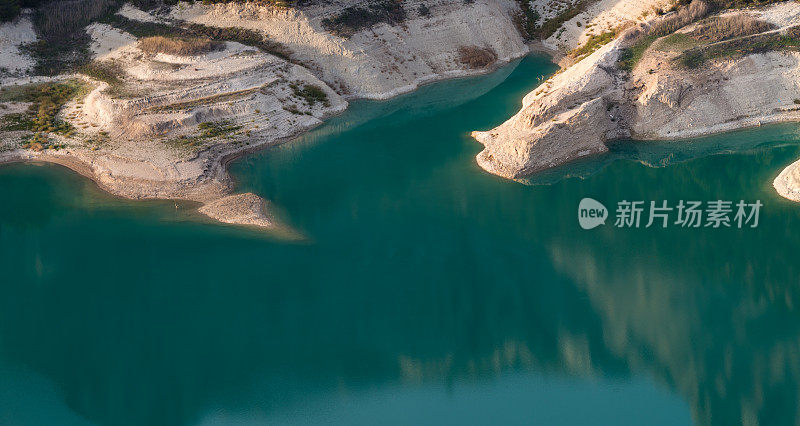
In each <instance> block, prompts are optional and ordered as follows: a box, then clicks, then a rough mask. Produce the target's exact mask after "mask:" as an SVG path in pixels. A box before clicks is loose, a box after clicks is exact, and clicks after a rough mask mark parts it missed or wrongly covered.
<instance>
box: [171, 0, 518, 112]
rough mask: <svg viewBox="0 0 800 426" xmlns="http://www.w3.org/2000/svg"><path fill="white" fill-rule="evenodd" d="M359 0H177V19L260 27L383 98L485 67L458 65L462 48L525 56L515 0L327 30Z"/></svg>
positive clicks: (338, 79) (436, 7) (326, 77)
mask: <svg viewBox="0 0 800 426" xmlns="http://www.w3.org/2000/svg"><path fill="white" fill-rule="evenodd" d="M363 4H365V2H364V1H362V0H347V1H339V2H335V3H330V4H325V5H318V6H310V7H304V8H302V9H299V10H298V9H276V8H270V7H264V6H260V5H258V4H254V3H236V2H230V3H222V4H215V5H203V4H201V3H200V2H194V3H191V4H189V3H180V4H179V5H177V6H175V7H174V8H173V10H172V13H171V16H172V17H173V18H177V19H181V20H186V21H189V22H194V23H199V24H203V25H209V26H216V27H241V28H248V29H252V30H257V31H260V32H263V33H264V34H265V35H267V36H268V37H269V38H270V39H271V40H274V41H275V42H278V43H280V44H281V45H283V46H285V47H287V48H289V49H290V50H291V51H292V58H293V59H294V60H295V61H297V62H298V63H302V64H304V65H305V66H307V67H308V68H309V69H311V70H312V72H314V73H315V74H317V75H318V76H319V77H320V79H321V80H323V81H325V82H326V83H327V84H328V85H330V86H331V87H333V88H335V89H337V90H338V91H339V92H340V93H343V94H346V95H347V96H348V97H352V98H372V99H385V98H389V97H392V96H395V95H398V94H400V93H404V92H408V91H411V90H413V89H415V88H416V87H418V86H419V85H420V84H422V83H425V82H429V81H433V80H436V79H442V78H447V77H456V76H461V75H469V74H475V73H477V72H485V71H486V69H477V70H476V69H470V68H469V67H467V66H465V65H464V64H462V63H460V62H459V57H458V50H459V47H462V46H464V47H466V46H477V47H480V48H488V49H492V50H493V51H494V52H495V53H496V54H497V58H498V59H497V63H505V62H508V61H509V60H511V59H514V58H518V57H521V56H523V55H525V54H527V53H528V47H527V46H526V45H525V42H524V40H523V38H522V36H521V35H520V34H519V31H518V30H517V27H516V26H515V24H514V22H515V21H514V20H515V19H516V18H515V17H516V15H517V14H518V13H519V7H518V5H517V4H516V2H514V1H513V0H476V1H474V2H472V3H465V2H463V1H462V0H439V1H437V2H430V1H427V2H425V4H426V5H427V7H428V8H429V10H430V12H429V14H428V15H426V16H420V15H419V14H418V12H417V7H418V6H419V4H421V3H420V2H416V1H405V2H403V7H404V9H405V10H406V14H407V18H406V20H405V21H404V22H403V23H402V24H401V25H396V26H392V25H388V24H378V25H375V26H373V27H371V28H368V29H364V30H362V31H359V32H357V33H356V34H354V35H352V36H351V37H349V38H343V37H339V36H336V35H333V34H330V33H329V32H328V31H327V30H326V29H325V28H324V27H323V24H322V20H323V19H325V18H332V17H334V16H336V14H338V13H340V12H341V11H342V10H343V9H345V8H346V7H349V6H359V5H363Z"/></svg>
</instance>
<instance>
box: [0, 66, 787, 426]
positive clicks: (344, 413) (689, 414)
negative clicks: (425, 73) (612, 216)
mask: <svg viewBox="0 0 800 426" xmlns="http://www.w3.org/2000/svg"><path fill="white" fill-rule="evenodd" d="M552 70H553V69H552V66H551V65H550V64H548V63H547V62H546V61H545V60H543V59H540V58H535V57H532V58H527V59H525V60H524V61H522V62H521V63H520V64H518V65H517V66H516V68H515V69H514V70H513V72H511V73H510V74H508V75H507V76H506V77H504V78H503V79H502V81H501V82H499V83H498V82H493V83H491V84H489V83H486V84H487V87H493V88H492V89H491V90H488V91H485V90H480V91H477V92H475V93H478V95H477V96H470V97H468V98H471V99H465V100H464V101H456V100H455V98H456V94H454V95H453V97H452V98H453V99H452V100H454V103H453V104H452V105H449V106H448V104H447V103H446V102H445V104H444V105H442V106H437V107H434V108H432V109H429V110H426V111H424V112H423V113H420V112H419V111H417V110H414V109H412V108H411V107H410V105H413V102H411V103H408V100H409V99H415V98H414V97H413V95H409V96H412V97H409V98H401V99H399V100H397V102H398V103H399V105H400V106H399V107H398V106H395V107H385V108H386V109H381V111H379V112H373V113H372V114H373V115H371V117H373V118H371V119H370V120H369V121H366V122H364V121H363V120H359V119H358V117H356V115H359V114H362V113H363V114H367V112H365V111H363V110H359V109H358V108H364V109H365V110H369V109H370V108H369V105H373V106H376V105H382V104H381V103H364V104H360V103H354V105H353V108H354V109H353V112H352V114H353V116H352V117H349V116H348V114H351V113H350V112H347V113H345V114H344V115H343V116H341V117H339V118H338V120H340V121H338V122H337V121H336V120H334V121H332V122H331V124H330V125H331V126H340V125H341V126H344V125H343V124H341V123H342V122H344V123H348V122H349V123H361V124H355V125H354V124H349V125H346V126H345V127H341V128H339V130H335V129H326V127H327V126H328V125H325V126H323V127H320V128H319V129H317V130H315V132H312V134H311V135H310V136H308V137H306V138H304V139H303V140H304V141H305V142H304V143H300V144H294V143H292V144H286V145H283V146H281V147H278V148H276V149H274V150H271V151H268V152H265V153H261V154H258V155H254V156H251V157H248V158H246V159H243V160H242V161H240V162H237V163H236V164H234V165H233V169H232V171H233V173H234V174H235V175H236V176H237V178H238V180H239V182H241V185H242V186H243V187H244V188H246V189H249V190H254V191H255V192H257V193H259V194H260V195H262V196H264V197H266V198H268V199H270V200H272V201H274V202H275V203H276V204H277V205H279V206H280V207H281V209H282V210H283V211H285V213H286V215H287V216H288V217H289V218H291V221H292V222H294V223H293V225H296V226H297V227H298V228H299V229H302V231H303V232H304V234H306V235H309V236H310V238H311V239H312V240H313V242H312V243H310V244H304V245H297V244H284V243H281V242H277V241H264V240H260V239H252V238H242V235H241V234H239V233H236V232H234V231H229V230H227V229H226V228H220V227H212V226H208V225H205V224H199V223H191V222H181V221H165V220H164V218H165V217H168V215H169V214H170V213H168V212H169V211H170V208H171V207H170V206H160V205H154V206H149V207H147V208H143V209H141V210H139V211H137V213H136V214H128V213H126V211H125V210H124V209H92V208H88V207H85V206H83V202H82V201H80V200H79V199H76V200H71V198H70V197H72V196H73V195H75V194H76V193H77V194H79V192H76V191H75V185H76V182H82V181H81V180H80V179H79V178H77V177H74V176H72V175H70V174H66V173H55V174H52V175H51V174H49V172H48V173H47V174H41V173H38V172H36V171H30V175H28V176H26V175H25V173H22V172H19V173H5V174H3V173H0V200H9V199H10V197H17V198H19V199H18V200H17V201H16V203H15V207H14V208H13V209H9V208H5V209H0V224H1V225H2V226H0V270H2V271H3V280H2V282H1V283H0V407H2V409H1V410H0V423H2V424H42V423H47V424H80V423H82V422H91V423H98V424H165V425H167V424H168V425H178V424H198V423H204V424H231V423H236V424H241V423H250V424H269V423H292V424H297V423H299V424H306V423H340V424H359V423H360V424H375V423H380V424H417V423H457V424H469V423H481V424H498V423H500V424H530V423H534V424H535V423H540V424H686V423H690V422H692V421H694V422H695V423H697V424H703V425H712V424H713V425H716V424H719V425H728V424H737V423H747V424H770V425H774V424H796V423H797V422H798V421H800V420H799V419H798V413H797V410H796V401H797V400H798V398H800V321H798V319H799V318H798V311H797V307H798V306H800V290H798V287H797V282H798V278H800V266H799V264H798V263H797V262H796V259H795V258H796V253H798V251H799V249H800V241H798V239H797V238H796V237H795V234H796V232H793V230H796V229H798V226H799V225H800V209H798V207H797V205H796V204H793V203H789V202H787V201H785V200H782V199H780V198H778V197H777V196H775V194H774V191H772V190H771V188H770V183H771V178H772V177H774V175H775V174H776V173H777V171H778V170H779V169H780V168H781V167H783V165H785V164H788V163H789V162H790V161H791V160H793V159H794V158H796V157H798V156H800V148H798V146H797V144H796V143H794V140H793V139H792V137H791V136H790V135H791V130H790V129H789V128H786V129H784V128H783V127H780V126H775V127H764V128H761V129H753V130H747V131H744V132H740V133H732V134H730V135H727V136H726V137H733V138H741V139H742V140H743V141H744V140H750V141H752V142H747V143H745V142H742V144H741V145H726V146H727V148H724V150H729V151H731V153H729V154H727V155H712V154H717V153H720V152H722V151H723V149H722V148H718V147H713V144H711V143H709V146H710V148H708V149H706V150H701V151H702V152H706V153H707V154H703V155H700V154H697V152H695V153H694V154H689V153H686V151H680V152H683V153H679V154H676V158H678V157H681V156H683V159H682V160H681V161H676V160H675V159H672V160H670V161H668V162H667V163H668V164H665V167H658V168H653V167H650V166H649V165H646V164H644V163H648V164H660V163H661V160H660V158H664V157H667V156H668V155H667V154H665V152H666V151H665V150H664V149H663V148H659V147H657V146H656V145H657V144H654V145H653V146H652V147H650V146H647V145H638V144H637V145H631V146H627V147H620V148H615V154H612V155H611V156H610V157H613V156H614V155H619V156H620V157H618V158H628V159H637V161H610V162H608V163H606V164H604V166H603V167H599V168H597V169H595V170H594V171H593V172H592V173H590V174H587V175H586V177H585V178H584V179H559V180H557V181H555V182H554V183H552V184H549V185H534V186H526V185H519V184H517V183H514V182H509V181H505V180H502V179H499V178H496V177H494V176H491V175H488V174H486V173H484V172H482V171H481V170H480V169H478V168H477V166H476V165H475V164H474V161H473V157H474V155H475V153H477V152H478V151H479V150H480V147H479V146H478V145H477V144H476V143H475V142H474V141H472V140H471V139H469V137H468V136H467V135H468V132H469V131H470V130H474V129H475V128H490V127H491V126H494V125H497V124H499V123H500V122H502V120H504V119H505V118H506V117H508V115H509V114H512V113H514V112H515V111H516V109H517V108H519V99H521V96H522V95H523V94H524V93H526V92H527V91H529V90H531V88H532V87H531V86H532V84H535V78H536V77H538V76H539V75H541V74H545V73H549V72H552ZM492 77H494V75H493V76H484V77H478V78H475V79H470V80H463V81H459V82H458V83H459V84H465V85H466V86H467V87H466V88H462V87H460V88H458V89H457V90H456V89H453V87H457V86H446V85H447V84H454V83H453V82H448V83H442V84H443V85H445V86H441V87H451V89H452V90H455V91H457V92H458V93H461V92H464V91H467V90H469V88H468V86H469V85H468V84H466V83H468V82H469V81H474V82H475V83H476V84H478V83H483V82H486V81H491V79H492ZM439 87H440V86H439V85H438V84H437V85H435V86H429V87H426V88H423V89H422V90H421V91H420V92H419V94H418V95H416V96H420V97H422V98H424V97H425V96H427V95H426V93H427V91H429V90H430V91H433V90H435V89H437V88H439ZM484 92H485V93H484ZM446 95H447V93H446V92H445V93H444V94H443V95H438V96H437V98H438V99H445V100H446V99H448V96H446ZM416 99H419V98H416ZM392 102H395V101H394V100H392V101H387V103H392ZM360 105H363V106H360ZM440 105H441V104H440ZM381 108H384V107H381ZM418 114H419V115H418ZM337 123H339V124H337ZM342 129H344V130H342ZM774 141H778V142H777V143H774ZM720 143H724V144H727V142H726V141H722V142H720ZM748 143H749V144H750V145H748ZM676 148H679V149H680V148H681V147H679V146H677V145H676ZM734 148H735V149H734ZM626 150H630V152H626ZM659 152H660V153H659ZM674 152H679V151H674ZM698 152H700V151H698ZM637 156H638V157H637ZM641 159H644V161H642V162H639V161H638V160H641ZM684 160H685V161H684ZM25 170H29V169H28V168H25ZM26 173H27V172H26ZM42 176H45V177H46V178H45V179H42ZM10 185H13V188H11V187H10ZM40 187H43V188H40ZM75 196H76V197H78V198H80V195H75ZM586 196H591V197H593V198H595V199H597V200H599V201H600V202H602V203H604V204H605V205H606V206H609V207H611V206H613V205H614V204H615V202H616V201H618V200H621V199H629V200H630V199H634V200H636V199H640V200H669V201H670V203H672V204H674V203H675V202H676V201H677V200H679V199H687V200H688V199H700V200H710V199H718V198H719V199H731V200H738V199H740V198H743V199H747V200H754V199H761V200H762V201H763V202H764V207H763V210H762V216H761V224H760V225H759V227H758V228H755V229H735V228H734V229H710V228H701V229H681V228H675V227H670V228H667V229H660V228H641V229H616V228H613V227H611V226H605V227H600V228H597V229H594V230H592V231H584V230H581V229H580V228H579V227H578V226H577V221H576V210H577V206H578V202H579V201H580V199H581V198H583V197H586ZM53 200H56V201H58V200H62V202H57V203H52V204H51V201H53ZM37 210H44V211H43V212H37ZM9 217H14V218H20V217H29V218H30V219H29V221H30V222H31V223H32V225H31V224H27V225H26V224H20V223H16V222H14V221H13V220H9V219H8V218H9ZM431 401H434V403H431ZM59 404H61V405H59ZM64 404H65V405H64ZM432 404H433V405H435V406H433V405H432Z"/></svg>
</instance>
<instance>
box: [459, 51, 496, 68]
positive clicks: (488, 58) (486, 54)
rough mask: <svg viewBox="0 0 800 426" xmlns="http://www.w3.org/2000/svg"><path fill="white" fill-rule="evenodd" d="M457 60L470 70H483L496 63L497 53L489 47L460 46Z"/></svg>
mask: <svg viewBox="0 0 800 426" xmlns="http://www.w3.org/2000/svg"><path fill="white" fill-rule="evenodd" d="M458 60H459V62H461V63H462V64H464V65H466V66H468V67H470V68H472V69H478V68H485V67H488V66H489V65H491V64H493V63H495V61H497V53H496V52H495V51H494V49H492V48H491V47H478V46H461V47H459V48H458Z"/></svg>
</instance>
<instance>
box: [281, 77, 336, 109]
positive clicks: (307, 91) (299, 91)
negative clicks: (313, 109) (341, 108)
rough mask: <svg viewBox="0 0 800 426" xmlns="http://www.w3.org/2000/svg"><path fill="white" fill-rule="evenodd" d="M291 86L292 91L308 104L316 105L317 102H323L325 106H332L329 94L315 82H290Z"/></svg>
mask: <svg viewBox="0 0 800 426" xmlns="http://www.w3.org/2000/svg"><path fill="white" fill-rule="evenodd" d="M289 87H290V88H291V89H292V93H293V94H294V95H295V96H296V97H298V98H301V99H303V100H304V101H305V102H306V103H307V104H308V106H314V105H315V104H317V103H321V104H322V105H323V106H325V107H329V106H330V102H329V101H328V94H327V93H325V91H324V90H322V88H320V87H319V86H315V85H313V84H303V85H298V84H294V83H293V84H290V85H289Z"/></svg>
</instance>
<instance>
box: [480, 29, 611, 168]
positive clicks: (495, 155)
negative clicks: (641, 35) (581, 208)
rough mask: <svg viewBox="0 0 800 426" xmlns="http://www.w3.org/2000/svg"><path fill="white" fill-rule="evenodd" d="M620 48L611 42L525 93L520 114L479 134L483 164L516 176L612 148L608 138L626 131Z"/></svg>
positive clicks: (484, 166) (481, 161)
mask: <svg viewBox="0 0 800 426" xmlns="http://www.w3.org/2000/svg"><path fill="white" fill-rule="evenodd" d="M618 50H619V42H618V41H615V42H612V43H609V44H607V45H606V46H604V47H603V48H601V49H600V50H598V51H597V52H595V53H593V54H592V55H591V56H590V57H589V58H587V59H586V60H585V61H581V62H579V63H577V64H576V65H574V66H573V67H570V68H568V69H567V70H565V71H564V72H562V73H560V74H557V75H556V76H554V77H553V78H551V79H550V80H548V81H547V82H546V83H544V84H543V86H541V87H540V88H539V89H537V90H535V91H533V92H531V93H529V94H528V95H527V96H525V98H524V99H523V105H522V109H521V110H520V112H518V113H517V114H516V115H515V116H514V117H512V118H511V119H509V120H508V121H506V122H505V123H503V124H501V125H500V126H498V127H496V128H495V129H492V130H490V131H486V132H473V134H472V135H473V136H474V137H475V139H477V140H478V142H480V143H482V144H483V145H484V147H485V148H484V150H483V151H482V152H481V153H480V154H478V157H477V161H478V164H479V165H480V166H481V167H483V168H484V169H486V170H487V171H490V172H492V173H494V174H497V175H500V176H503V177H507V178H512V179H513V178H517V177H521V176H524V175H526V174H530V173H533V172H536V171H538V170H542V169H546V168H549V167H553V166H556V165H558V164H562V163H565V162H567V161H570V160H573V159H576V158H579V157H583V156H587V155H591V154H596V153H600V152H605V151H607V147H606V145H605V141H606V140H607V139H610V138H616V137H619V136H622V135H624V132H625V129H624V127H622V126H619V125H618V123H617V120H618V118H617V115H618V107H617V106H616V104H617V103H618V102H619V99H620V98H621V97H622V94H623V84H622V80H621V78H620V77H619V76H618V75H617V71H615V67H614V62H615V61H616V58H617V56H618V54H619V53H618Z"/></svg>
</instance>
